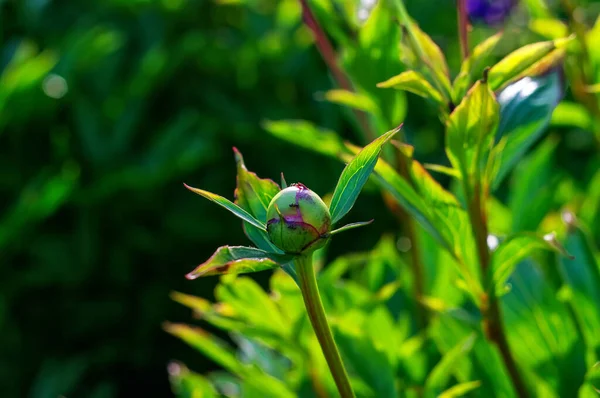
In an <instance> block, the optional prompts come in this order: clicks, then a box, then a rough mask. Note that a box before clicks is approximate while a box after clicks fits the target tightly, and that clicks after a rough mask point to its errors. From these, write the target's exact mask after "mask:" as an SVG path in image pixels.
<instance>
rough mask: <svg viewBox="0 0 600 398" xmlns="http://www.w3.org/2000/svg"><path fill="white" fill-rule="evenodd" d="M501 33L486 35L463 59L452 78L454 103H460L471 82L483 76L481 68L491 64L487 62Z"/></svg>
mask: <svg viewBox="0 0 600 398" xmlns="http://www.w3.org/2000/svg"><path fill="white" fill-rule="evenodd" d="M502 35H503V32H498V33H496V34H495V35H493V36H490V37H488V38H487V39H485V40H484V41H483V42H481V43H479V44H478V45H476V46H475V48H474V49H473V52H472V53H471V55H470V56H469V57H468V58H467V59H465V60H464V61H463V63H462V65H461V67H460V72H459V74H458V76H456V79H454V84H453V93H454V96H453V99H454V101H455V103H460V100H461V99H462V97H463V96H464V95H465V93H466V92H467V90H468V88H469V86H470V85H471V83H472V82H474V81H475V80H477V79H480V78H481V77H482V76H483V70H484V69H485V68H486V67H488V66H491V65H488V64H489V63H490V58H491V55H492V52H493V51H494V49H495V48H496V45H497V44H498V42H499V41H500V39H501V38H502Z"/></svg>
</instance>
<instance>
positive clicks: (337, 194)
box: [329, 126, 402, 224]
mask: <svg viewBox="0 0 600 398" xmlns="http://www.w3.org/2000/svg"><path fill="white" fill-rule="evenodd" d="M401 128H402V126H399V127H397V128H395V129H394V130H390V131H388V132H387V133H385V134H383V135H382V136H380V137H379V138H377V139H376V140H375V141H373V142H371V143H370V144H369V145H367V146H365V147H364V148H363V149H362V150H361V151H360V152H359V153H358V154H357V155H356V156H355V157H354V158H353V159H352V160H351V161H350V163H348V165H346V167H345V168H344V170H343V171H342V175H341V176H340V179H339V181H338V183H337V185H336V187H335V190H334V192H333V197H332V198H331V204H330V205H329V211H330V212H331V223H332V224H335V223H336V222H338V221H339V220H340V219H341V218H342V217H344V216H345V215H346V214H347V213H348V212H349V211H350V209H351V208H352V206H354V202H356V199H357V198H358V195H359V194H360V191H361V190H362V187H363V186H364V185H365V183H366V182H367V180H368V179H369V176H370V175H371V172H372V171H373V169H374V167H375V164H376V163H377V158H378V157H379V152H381V147H382V146H383V144H385V143H386V142H387V141H388V140H389V139H390V138H392V136H393V135H394V134H396V133H397V132H398V131H400V129H401Z"/></svg>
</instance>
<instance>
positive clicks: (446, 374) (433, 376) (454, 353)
mask: <svg viewBox="0 0 600 398" xmlns="http://www.w3.org/2000/svg"><path fill="white" fill-rule="evenodd" d="M476 340H477V335H476V334H475V333H471V334H470V335H468V336H467V337H465V338H464V339H463V340H462V341H461V342H460V343H458V344H457V345H456V346H455V347H454V348H452V349H451V350H450V351H448V352H446V353H445V354H444V356H443V357H442V359H441V360H440V362H438V364H437V365H435V367H434V368H433V369H432V370H431V372H430V373H429V376H428V377H427V380H426V381H425V391H428V392H429V393H430V394H437V393H438V392H439V391H441V390H442V388H444V387H445V386H446V385H447V384H448V382H449V381H450V379H451V378H452V375H453V372H454V369H455V366H456V363H457V362H458V361H460V360H463V359H466V358H467V357H468V355H469V353H470V352H471V350H472V349H473V346H474V345H475V341H476Z"/></svg>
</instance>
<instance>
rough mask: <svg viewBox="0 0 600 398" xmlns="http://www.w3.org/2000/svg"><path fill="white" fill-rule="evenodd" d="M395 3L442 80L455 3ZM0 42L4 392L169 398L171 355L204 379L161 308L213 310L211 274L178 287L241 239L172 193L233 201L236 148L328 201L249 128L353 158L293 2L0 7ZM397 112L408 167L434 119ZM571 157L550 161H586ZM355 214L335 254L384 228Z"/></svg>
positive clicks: (316, 171) (305, 164)
mask: <svg viewBox="0 0 600 398" xmlns="http://www.w3.org/2000/svg"><path fill="white" fill-rule="evenodd" d="M407 4H408V6H409V11H410V13H411V15H412V16H413V17H414V18H415V19H416V20H417V21H419V22H420V24H421V27H422V28H423V30H425V31H427V32H428V33H430V34H431V36H432V37H433V38H434V39H435V40H436V41H437V42H438V44H439V45H440V46H441V47H442V48H443V49H444V50H445V51H446V52H447V53H448V54H449V56H448V57H449V63H450V67H451V69H452V70H454V71H456V70H457V67H458V62H459V49H458V44H457V42H456V38H455V36H456V32H455V30H456V22H455V17H454V15H455V14H454V2H453V1H451V0H428V1H419V2H417V1H412V2H407ZM491 31H493V30H490V29H484V30H482V31H478V32H474V34H475V35H477V34H479V35H482V36H485V35H487V34H489V33H490V32H491ZM0 35H1V36H0V39H1V40H0V43H1V47H0V190H1V196H0V203H1V206H2V207H1V209H2V210H1V213H0V256H1V257H0V258H1V260H2V266H1V267H0V273H1V275H0V392H1V393H2V394H1V395H2V396H3V397H24V396H29V397H35V398H41V397H57V396H58V395H65V396H68V397H79V396H82V397H83V396H85V397H97V398H100V397H117V396H161V397H162V396H169V394H170V387H169V384H168V379H167V374H166V366H167V364H168V363H169V361H170V360H171V359H178V360H182V361H183V362H185V363H186V364H187V365H188V366H189V367H190V368H192V369H194V370H195V371H197V372H200V373H202V372H204V371H206V370H208V369H210V368H211V367H212V366H213V365H212V364H211V363H209V362H207V360H206V359H204V358H202V357H201V356H200V355H198V354H196V353H195V352H193V351H192V350H190V349H189V348H188V347H187V346H185V345H184V344H183V343H182V342H180V341H178V340H176V339H175V338H173V337H171V336H169V335H167V334H166V333H165V332H164V331H163V330H162V328H161V324H162V323H163V322H164V321H165V320H173V321H181V320H187V319H188V316H189V312H188V311H187V310H186V309H184V308H182V307H181V306H179V305H178V304H176V303H174V302H172V301H171V299H170V298H169V292H170V291H173V290H178V291H183V292H186V293H190V294H194V295H199V296H204V297H212V289H213V287H214V285H215V284H216V282H217V280H216V278H208V279H202V280H199V281H194V282H189V281H186V280H185V279H184V277H183V275H184V274H185V273H187V272H189V271H190V270H191V269H192V268H193V267H194V266H195V265H197V264H199V263H200V262H202V261H204V260H205V259H206V258H208V257H209V256H210V254H212V253H213V251H214V249H215V248H216V247H218V246H221V245H224V244H231V245H235V244H246V243H247V240H246V238H245V237H244V236H243V233H242V229H241V228H239V226H240V223H239V221H238V220H237V219H236V218H235V217H233V216H230V215H229V214H228V213H227V212H226V211H224V210H222V209H217V208H216V207H215V206H214V205H213V204H211V203H210V202H208V201H206V200H203V199H201V198H199V197H198V196H195V195H193V194H192V193H190V192H188V191H187V190H185V189H184V188H183V186H182V182H188V183H190V184H191V185H193V186H197V187H202V188H204V189H207V190H210V191H212V192H215V193H218V194H221V195H224V196H227V197H229V198H232V197H233V189H234V187H235V178H234V176H235V165H234V162H233V153H232V151H231V147H232V146H233V145H235V146H236V147H238V148H239V149H240V151H241V152H242V153H243V154H244V157H245V160H246V164H247V165H248V167H249V168H250V169H251V170H253V171H256V172H257V173H258V174H259V175H260V176H263V177H270V178H275V179H276V178H278V175H279V172H280V171H283V172H285V174H286V178H287V180H288V182H295V181H299V180H300V181H302V182H303V183H305V184H307V185H309V186H310V187H311V188H312V189H313V190H315V191H316V192H318V193H320V194H326V193H327V191H326V190H327V189H331V187H333V186H334V185H335V179H336V177H337V176H338V175H339V173H340V171H341V169H342V167H343V165H341V164H339V163H337V162H335V161H332V160H328V159H325V158H323V157H320V156H318V155H316V154H312V153H309V152H307V151H304V150H302V149H299V148H296V147H292V146H290V145H289V144H286V143H284V142H281V141H278V140H277V139H275V138H273V137H271V136H270V135H268V134H267V133H266V132H264V130H263V129H262V128H261V127H260V123H261V121H262V120H264V119H290V118H292V119H293V118H298V119H307V120H310V121H312V122H314V123H315V124H317V125H320V126H324V127H328V128H330V129H333V130H335V131H337V132H338V133H339V134H340V135H342V136H344V137H345V138H348V139H351V140H353V141H355V142H359V138H358V137H357V136H356V134H355V133H354V132H353V131H354V130H353V128H352V126H351V125H349V124H347V123H346V122H345V120H346V118H345V114H344V110H343V109H341V108H339V107H337V106H335V105H332V104H329V103H327V102H325V101H324V100H323V99H322V93H323V92H324V91H326V90H328V89H330V88H333V87H334V86H333V84H332V82H331V80H330V79H329V76H328V73H327V70H326V67H325V65H324V64H323V63H322V61H321V59H320V56H319V54H318V53H317V52H316V50H315V49H314V48H313V46H312V40H311V36H310V34H309V32H308V30H307V29H306V28H305V27H303V26H302V24H301V19H300V10H299V7H298V5H297V2H296V0H282V1H277V0H251V1H243V2H242V1H221V2H214V1H208V0H103V1H100V0H87V1H79V2H77V1H66V0H22V1H18V0H0ZM511 47H513V48H516V45H514V46H511ZM385 77H388V76H384V77H383V78H385ZM381 80H383V79H381ZM408 114H409V116H408V117H407V125H406V130H405V131H406V134H407V137H408V139H409V141H410V142H411V143H413V144H415V146H416V151H417V152H416V153H417V157H418V158H420V159H423V160H424V161H426V162H436V161H440V159H443V153H442V151H443V145H442V144H443V141H442V139H443V138H442V126H441V124H440V123H439V121H438V120H437V118H436V116H435V110H434V109H432V108H431V107H427V106H424V102H423V101H421V100H420V99H415V98H413V97H409V100H408ZM390 127H393V126H390ZM416 132H418V135H416V134H415V133H416ZM577 142H579V141H577ZM577 145H579V147H580V148H583V149H578V147H577V146H575V147H574V148H571V149H572V150H573V151H574V152H573V151H571V152H566V153H567V155H564V156H563V157H564V159H563V163H565V164H572V162H571V159H573V158H579V159H582V157H581V156H576V155H578V154H579V155H581V154H583V155H584V156H583V159H585V155H586V154H589V153H590V151H588V150H587V149H586V148H587V147H586V145H583V146H582V145H581V143H580V142H579V144H577ZM578 151H579V152H578ZM582 161H583V160H582ZM573 167H575V166H573ZM351 217H352V218H353V221H356V220H361V219H368V218H372V217H375V218H376V220H377V229H376V230H375V231H376V232H375V233H374V232H373V230H369V229H363V230H357V231H356V232H353V233H352V234H348V236H347V237H346V238H345V240H344V242H341V241H339V240H338V241H337V242H334V244H333V247H332V250H331V254H330V255H331V256H335V254H336V253H339V252H342V251H346V250H347V248H353V249H357V250H359V249H368V248H370V247H372V246H373V245H374V243H375V242H376V241H377V240H378V239H379V237H380V234H381V233H382V232H385V230H386V229H393V228H395V221H394V220H391V219H390V217H389V215H388V213H387V212H386V211H385V209H384V206H383V205H382V200H381V198H380V197H379V195H378V194H377V193H375V192H371V194H367V195H364V197H362V196H361V199H360V200H359V203H358V204H357V207H356V209H354V210H353V212H352V213H351ZM267 277H268V275H258V276H257V278H258V279H260V280H263V281H264V280H266V278H267Z"/></svg>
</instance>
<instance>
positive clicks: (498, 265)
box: [491, 232, 572, 291]
mask: <svg viewBox="0 0 600 398" xmlns="http://www.w3.org/2000/svg"><path fill="white" fill-rule="evenodd" d="M540 249H542V250H550V251H554V252H556V253H559V254H561V255H562V256H564V257H566V258H571V259H572V256H571V255H570V254H569V253H567V251H566V250H565V249H564V248H563V247H562V246H561V245H560V243H558V242H557V241H556V237H555V236H554V234H548V235H546V236H543V237H542V236H538V235H536V234H532V233H525V232H523V233H520V234H517V235H513V236H511V237H510V238H509V239H507V240H505V241H504V242H502V243H501V244H500V245H499V246H498V248H497V249H496V250H495V251H494V252H493V253H492V268H491V269H492V272H493V273H494V281H495V282H496V290H497V291H501V290H502V289H503V288H504V284H505V283H506V281H507V280H508V278H509V277H510V275H511V274H512V273H513V271H514V270H515V267H516V266H517V264H519V263H520V262H521V261H523V260H525V259H526V258H527V257H529V256H530V255H531V254H532V253H533V252H535V251H536V250H540Z"/></svg>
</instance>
